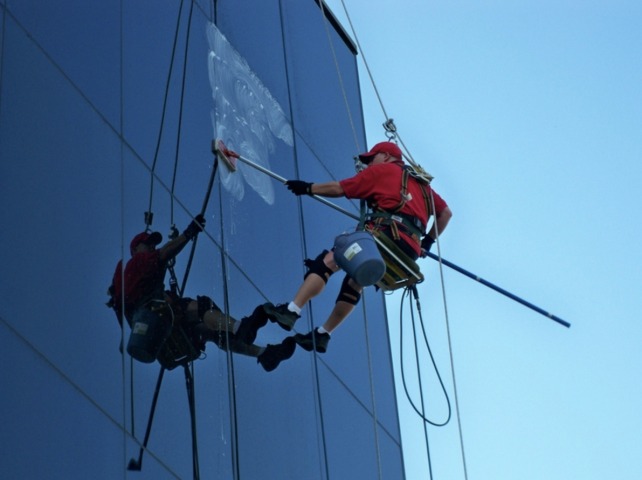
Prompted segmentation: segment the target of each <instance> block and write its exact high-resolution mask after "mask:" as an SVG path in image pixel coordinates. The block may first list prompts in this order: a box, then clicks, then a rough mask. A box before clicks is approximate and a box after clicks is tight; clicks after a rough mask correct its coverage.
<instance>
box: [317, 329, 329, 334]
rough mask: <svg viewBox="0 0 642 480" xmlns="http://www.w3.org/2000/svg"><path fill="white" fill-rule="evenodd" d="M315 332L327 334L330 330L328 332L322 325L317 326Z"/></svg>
mask: <svg viewBox="0 0 642 480" xmlns="http://www.w3.org/2000/svg"><path fill="white" fill-rule="evenodd" d="M317 332H319V333H327V334H328V335H330V332H328V331H327V330H326V329H325V328H323V327H317Z"/></svg>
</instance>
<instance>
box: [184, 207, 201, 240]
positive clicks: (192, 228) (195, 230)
mask: <svg viewBox="0 0 642 480" xmlns="http://www.w3.org/2000/svg"><path fill="white" fill-rule="evenodd" d="M204 228H205V217H204V216H203V215H202V214H200V213H199V214H198V215H196V217H194V220H192V221H191V223H190V224H189V225H188V226H187V228H186V229H185V231H184V232H183V235H185V238H187V240H191V239H192V238H194V237H196V235H198V234H199V233H201V232H202V231H203V229H204Z"/></svg>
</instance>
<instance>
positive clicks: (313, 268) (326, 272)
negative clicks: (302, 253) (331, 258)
mask: <svg viewBox="0 0 642 480" xmlns="http://www.w3.org/2000/svg"><path fill="white" fill-rule="evenodd" d="M327 254H328V250H324V251H323V252H321V254H320V255H318V256H317V258H315V259H314V260H310V259H309V258H306V259H305V261H304V262H303V263H304V265H305V266H306V267H307V268H308V271H307V272H306V273H305V276H304V277H303V280H305V279H306V278H308V275H310V274H312V273H314V274H316V275H318V276H320V277H321V279H322V280H323V281H324V282H325V283H328V279H329V278H330V275H332V274H333V273H334V272H333V271H332V269H330V268H329V267H328V266H327V265H326V264H325V262H324V261H323V259H324V258H325V256H326V255H327Z"/></svg>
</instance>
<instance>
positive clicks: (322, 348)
mask: <svg viewBox="0 0 642 480" xmlns="http://www.w3.org/2000/svg"><path fill="white" fill-rule="evenodd" d="M294 341H295V342H296V343H297V344H298V345H299V346H300V347H301V348H302V349H303V350H306V351H308V352H311V351H312V350H315V348H314V347H315V346H316V351H317V352H319V353H325V352H326V351H327V350H328V342H326V341H323V342H321V341H319V342H316V344H313V343H312V341H311V340H308V339H307V338H305V335H302V334H300V333H297V334H296V335H295V336H294Z"/></svg>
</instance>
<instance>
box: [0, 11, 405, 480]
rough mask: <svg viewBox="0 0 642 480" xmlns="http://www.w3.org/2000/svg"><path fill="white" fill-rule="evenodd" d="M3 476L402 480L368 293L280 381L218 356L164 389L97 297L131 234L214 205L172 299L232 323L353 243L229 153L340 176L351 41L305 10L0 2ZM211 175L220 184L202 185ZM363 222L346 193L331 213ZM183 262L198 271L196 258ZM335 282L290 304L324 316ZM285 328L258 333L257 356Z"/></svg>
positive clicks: (320, 208) (164, 227)
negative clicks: (308, 262) (219, 143)
mask: <svg viewBox="0 0 642 480" xmlns="http://www.w3.org/2000/svg"><path fill="white" fill-rule="evenodd" d="M0 8H1V11H0V13H1V17H2V20H1V22H0V169H1V171H0V182H1V188H0V202H1V204H2V217H1V218H2V228H1V229H0V235H1V237H2V272H3V274H2V288H1V289H0V345H1V346H2V352H3V355H4V359H5V361H4V365H3V368H2V369H0V372H1V373H0V384H1V385H2V393H0V408H1V410H0V412H1V413H0V415H1V416H2V428H0V445H1V446H2V454H0V472H1V474H0V476H2V477H3V478H48V479H69V478H94V479H99V478H104V479H114V478H149V479H162V478H191V477H193V476H194V471H195V464H196V465H197V466H198V472H199V473H200V477H201V478H217V479H218V478H220V479H244V480H245V479H282V478H292V479H302V480H303V479H305V480H314V479H395V480H396V479H400V478H403V476H404V473H403V470H404V469H403V460H402V449H401V440H400V433H399V422H398V415H397V405H396V399H395V390H394V380H393V370H392V363H391V355H390V347H389V340H388V330H387V323H386V322H387V320H386V312H385V304H384V298H383V295H382V294H381V293H377V292H375V290H374V289H366V291H365V292H364V297H363V302H362V303H361V304H360V305H359V306H358V308H357V309H356V310H355V312H354V313H353V314H352V315H351V317H350V318H349V319H348V320H347V321H346V322H345V323H344V324H343V325H342V326H341V327H340V329H339V330H337V331H336V333H335V334H334V335H333V338H332V341H331V343H330V346H329V349H328V352H327V353H325V354H323V355H316V354H311V353H309V352H305V351H304V350H302V349H300V348H298V349H297V351H296V352H295V354H294V356H293V357H292V358H291V359H289V360H287V361H285V362H284V363H282V364H281V365H280V366H279V368H278V369H277V370H275V371H274V372H270V373H266V372H265V371H264V370H263V369H262V368H261V367H260V366H259V365H257V363H256V359H254V358H251V357H246V356H239V355H230V354H229V353H227V352H225V351H223V350H220V349H218V348H217V347H216V346H215V345H213V344H210V345H208V346H207V348H206V351H205V356H204V357H205V358H201V359H199V360H197V361H195V362H194V364H193V369H192V371H193V376H194V386H195V419H196V421H195V431H196V435H197V446H198V458H195V457H194V455H193V452H194V450H193V448H192V447H193V446H192V435H191V433H192V426H191V422H190V410H189V404H188V398H187V394H186V390H187V389H186V378H185V375H184V374H183V371H182V368H177V369H174V370H169V371H166V372H165V373H164V376H163V377H162V384H161V386H160V389H159V395H158V402H157V406H156V410H155V415H154V418H153V422H152V428H151V432H150V436H149V441H148V443H147V451H145V453H144V455H143V461H142V470H141V471H140V472H135V471H129V470H127V464H128V463H129V461H130V459H131V458H138V455H139V449H140V446H141V444H142V443H143V439H144V437H145V433H146V427H147V425H148V420H149V413H150V407H151V403H152V398H153V394H154V392H155V390H156V386H157V380H158V378H159V372H160V366H159V365H158V363H154V364H142V363H138V362H134V361H132V360H131V359H130V357H128V356H127V355H126V354H123V353H122V350H121V349H119V345H120V344H121V342H122V343H126V342H127V338H128V335H129V329H128V328H126V329H125V331H124V332H121V329H120V328H119V326H118V322H117V321H116V318H115V315H114V313H113V312H112V311H110V309H108V308H106V306H105V302H106V300H107V294H106V289H107V287H108V286H109V284H110V282H111V277H112V275H113V272H114V267H115V265H116V263H117V261H118V260H119V259H124V260H125V261H127V259H128V258H129V256H130V254H129V242H130V239H131V238H132V237H133V236H134V235H135V234H136V233H138V232H140V231H142V230H144V229H145V228H146V223H145V216H144V214H145V212H147V211H151V212H153V214H154V215H153V222H152V223H151V228H152V229H154V230H158V231H160V232H161V233H163V235H164V236H165V237H167V234H168V232H169V229H170V227H171V225H173V224H175V225H176V226H177V228H178V229H179V230H182V229H183V228H184V227H185V226H187V224H188V223H189V222H190V221H191V219H192V217H194V216H195V215H196V214H198V213H199V212H200V211H201V210H202V209H203V208H205V212H206V214H205V217H206V220H207V227H206V231H205V232H204V233H203V234H201V235H200V236H199V239H198V242H197V244H196V248H195V249H194V255H193V260H192V261H191V262H190V260H189V258H190V251H189V247H188V248H187V249H186V250H185V251H184V252H183V253H181V255H180V256H179V257H178V258H177V261H176V267H175V270H176V272H177V274H178V279H179V282H180V283H182V284H184V285H185V290H184V294H185V295H187V296H190V297H196V296H197V295H207V296H209V297H211V298H212V299H213V300H214V301H215V302H216V303H217V304H218V305H220V306H221V308H223V309H224V310H225V311H226V312H229V314H230V315H232V316H234V317H235V318H241V317H242V316H244V315H247V314H249V313H250V312H251V311H252V310H253V309H254V307H255V306H256V305H259V304H261V303H264V302H267V301H271V302H273V303H275V304H276V303H282V302H286V301H290V300H291V299H292V297H293V295H294V294H295V292H296V289H297V288H298V286H299V284H300V282H301V280H302V278H303V275H304V273H305V267H304V265H303V260H304V259H305V258H314V257H315V256H317V255H318V254H319V253H320V252H321V251H322V250H323V249H325V248H330V247H331V246H332V243H333V240H334V237H335V236H336V235H338V234H340V233H342V232H344V231H349V230H352V229H354V226H355V225H354V224H355V222H354V220H353V219H351V218H349V217H346V216H345V215H344V214H342V213H341V212H338V211H335V210H333V209H330V208H328V207H327V206H325V205H323V204H320V203H318V202H315V201H314V200H313V199H311V198H309V197H302V198H297V197H295V196H293V195H292V194H291V193H290V192H288V190H287V189H286V188H285V187H284V186H283V185H282V184H281V183H280V182H279V181H278V180H275V179H274V178H272V177H270V176H269V175H266V174H264V173H261V172H259V171H257V170H256V169H254V168H252V167H249V166H247V165H246V164H242V163H240V164H239V165H238V169H237V171H236V172H230V171H229V170H227V169H226V168H225V167H224V166H223V165H219V166H218V167H217V168H216V170H215V163H214V160H215V157H214V155H213V154H212V150H211V143H212V140H213V139H215V138H217V137H220V138H222V139H224V140H225V141H226V142H227V144H228V146H229V147H230V148H233V149H234V150H236V151H238V152H239V153H241V154H242V155H244V156H247V157H248V158H250V159H252V160H253V161H255V162H256V163H257V164H259V165H261V166H262V167H264V168H266V169H268V170H269V171H272V172H275V173H276V174H278V175H279V176H281V177H284V178H301V179H304V180H309V181H319V182H320V181H329V180H333V179H334V180H337V179H341V178H345V177H349V176H352V175H353V174H354V163H353V161H352V158H353V156H354V155H356V154H357V153H358V152H360V151H364V149H365V148H366V144H365V133H364V125H363V118H362V113H361V101H360V93H359V83H358V73H357V63H356V51H355V49H354V46H353V45H352V43H351V41H350V39H349V38H348V37H347V36H346V35H345V33H344V32H343V30H342V29H341V27H340V26H339V25H337V24H336V22H335V21H333V18H332V14H331V12H329V11H328V10H327V8H323V6H322V5H320V4H319V3H317V2H315V1H314V0H280V1H279V0H245V1H242V2H233V1H216V0H215V1H214V2H212V1H206V0H194V1H193V2H190V1H179V0H174V1H169V0H166V1H160V2H159V1H158V0H154V1H152V0H136V1H122V0H103V1H100V2H98V1H95V2H87V1H80V0H64V1H62V2H43V1H37V0H19V1H16V0H0ZM214 174H215V177H214V183H213V187H212V189H211V194H210V195H208V192H209V188H208V186H209V179H210V178H212V176H213V175H214ZM336 203H337V204H339V205H340V206H341V207H342V208H344V209H346V210H348V211H351V212H354V213H355V214H356V213H357V212H358V205H356V204H354V203H352V202H349V201H347V200H345V199H341V200H338V201H337V202H336ZM188 267H189V268H188ZM341 276H342V275H340V274H338V275H336V277H334V278H332V279H331V280H330V282H329V285H328V288H327V289H326V292H324V294H323V295H322V296H320V297H317V299H315V300H313V301H312V302H311V304H310V305H309V306H308V307H307V308H306V309H305V310H304V312H303V315H302V318H301V319H300V320H299V322H298V323H297V325H296V330H297V331H298V332H301V333H305V332H307V331H309V330H310V329H311V328H312V326H313V325H314V326H316V325H320V324H322V323H323V322H324V321H325V319H326V318H327V316H328V314H329V312H330V310H331V308H332V306H333V304H334V300H335V298H336V294H337V293H338V289H339V285H340V281H341V280H340V277H341ZM286 335H287V333H286V332H284V331H283V330H281V329H280V328H279V327H278V326H277V325H275V324H272V323H270V324H268V325H267V326H266V327H265V328H263V329H262V330H261V331H260V332H259V336H258V338H257V343H258V344H261V345H265V344H270V343H271V344H274V343H278V342H280V341H281V340H282V339H283V338H284V337H285V336H286Z"/></svg>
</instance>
